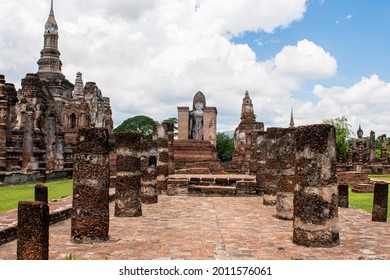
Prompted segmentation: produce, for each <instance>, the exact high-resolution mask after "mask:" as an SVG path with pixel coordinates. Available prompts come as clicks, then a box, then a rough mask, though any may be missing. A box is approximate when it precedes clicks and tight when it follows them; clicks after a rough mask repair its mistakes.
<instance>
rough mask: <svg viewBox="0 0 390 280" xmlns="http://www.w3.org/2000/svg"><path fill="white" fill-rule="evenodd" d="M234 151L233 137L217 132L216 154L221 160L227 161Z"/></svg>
mask: <svg viewBox="0 0 390 280" xmlns="http://www.w3.org/2000/svg"><path fill="white" fill-rule="evenodd" d="M233 152H234V141H233V138H232V137H230V136H229V135H227V134H226V133H223V132H218V133H217V155H218V157H219V158H220V160H221V161H229V160H231V159H232V153H233Z"/></svg>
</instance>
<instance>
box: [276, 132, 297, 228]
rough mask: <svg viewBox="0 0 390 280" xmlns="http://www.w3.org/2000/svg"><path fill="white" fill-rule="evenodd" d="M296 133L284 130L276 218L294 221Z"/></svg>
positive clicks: (279, 157) (280, 147)
mask: <svg viewBox="0 0 390 280" xmlns="http://www.w3.org/2000/svg"><path fill="white" fill-rule="evenodd" d="M294 131H295V130H294V129H293V128H286V129H284V131H283V135H282V137H281V138H280V146H279V156H278V161H279V164H280V180H279V186H278V189H279V192H278V194H277V199H276V216H277V217H279V218H281V219H285V220H292V219H293V217H294V213H293V212H294V190H295V185H296V180H295V153H296V147H295V134H294Z"/></svg>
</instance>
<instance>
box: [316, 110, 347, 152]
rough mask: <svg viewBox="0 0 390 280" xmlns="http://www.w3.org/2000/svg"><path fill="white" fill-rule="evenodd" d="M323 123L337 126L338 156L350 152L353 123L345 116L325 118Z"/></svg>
mask: <svg viewBox="0 0 390 280" xmlns="http://www.w3.org/2000/svg"><path fill="white" fill-rule="evenodd" d="M323 123H325V124H330V125H333V126H334V127H335V128H336V152H337V158H339V157H340V156H346V155H347V153H348V140H349V138H351V136H352V135H353V133H352V130H351V125H350V124H349V123H348V120H347V118H346V117H345V116H341V117H337V118H335V119H328V120H324V121H323Z"/></svg>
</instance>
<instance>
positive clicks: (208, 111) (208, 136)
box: [203, 107, 217, 147]
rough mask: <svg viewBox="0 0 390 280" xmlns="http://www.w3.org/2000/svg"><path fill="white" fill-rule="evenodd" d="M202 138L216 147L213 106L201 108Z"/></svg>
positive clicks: (215, 125) (214, 110)
mask: <svg viewBox="0 0 390 280" xmlns="http://www.w3.org/2000/svg"><path fill="white" fill-rule="evenodd" d="M203 139H205V140H209V141H210V142H211V144H213V146H214V147H216V145H217V109H216V108H215V107H205V108H204V109H203Z"/></svg>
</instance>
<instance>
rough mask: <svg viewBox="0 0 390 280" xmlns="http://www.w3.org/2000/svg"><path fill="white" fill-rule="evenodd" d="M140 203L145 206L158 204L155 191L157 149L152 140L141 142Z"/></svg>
mask: <svg viewBox="0 0 390 280" xmlns="http://www.w3.org/2000/svg"><path fill="white" fill-rule="evenodd" d="M140 160H141V201H142V203H145V204H153V203H157V202H158V191H157V175H156V169H157V147H156V142H155V141H152V140H142V141H141V151H140Z"/></svg>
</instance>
